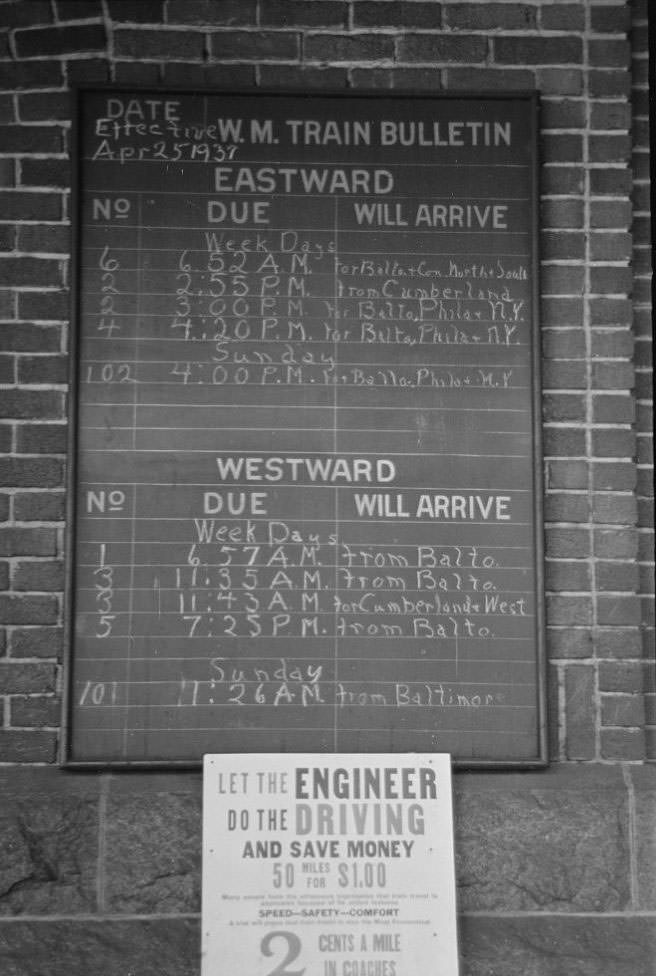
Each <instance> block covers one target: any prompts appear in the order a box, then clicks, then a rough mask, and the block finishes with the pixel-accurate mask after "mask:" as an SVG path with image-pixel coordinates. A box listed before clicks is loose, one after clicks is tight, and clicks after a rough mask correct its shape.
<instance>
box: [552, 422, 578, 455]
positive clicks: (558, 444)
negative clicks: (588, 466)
mask: <svg viewBox="0 0 656 976" xmlns="http://www.w3.org/2000/svg"><path fill="white" fill-rule="evenodd" d="M544 454H545V456H546V457H571V456H581V457H583V456H584V455H585V454H586V450H585V431H583V430H578V429H577V428H575V427H547V428H546V430H545V431H544Z"/></svg>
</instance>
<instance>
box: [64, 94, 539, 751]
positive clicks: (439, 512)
mask: <svg viewBox="0 0 656 976" xmlns="http://www.w3.org/2000/svg"><path fill="white" fill-rule="evenodd" d="M77 99H78V105H77V122H76V126H75V132H74V137H75V150H74V156H75V165H76V176H75V190H76V192H75V194H74V196H75V201H74V206H75V218H74V223H75V234H76V246H75V253H76V263H75V269H74V276H75V280H74V291H75V294H76V296H77V300H76V308H75V328H74V343H73V345H74V350H73V357H72V358H73V362H74V366H73V371H74V376H73V382H72V384H71V388H72V402H73V422H72V425H71V426H72V436H73V445H72V453H71V457H72V463H71V475H70V477H71V490H70V492H69V495H70V497H71V513H70V516H71V517H70V523H69V524H70V526H71V529H70V536H69V550H70V554H71V555H70V559H69V586H68V608H67V618H68V621H69V631H70V639H69V641H68V642H67V643H68V651H67V653H68V660H67V667H66V670H67V681H66V685H67V692H66V703H65V710H66V722H65V725H66V730H65V737H64V739H65V741H64V745H63V761H64V762H65V763H67V764H70V765H89V764H90V765H163V764H165V765H176V764H178V765H179V764H184V765H194V764H196V763H199V762H200V760H201V757H202V755H203V754H204V753H220V752H249V753H250V752H272V751H282V752H286V751H289V752H299V751H302V752H308V751H309V752H322V751H325V752H334V751H341V752H363V753H367V752H371V753H375V752H399V751H400V752H403V751H424V752H425V751H439V752H450V753H451V754H452V755H453V757H454V760H455V762H456V763H458V764H461V765H465V766H489V765H503V766H513V765H515V766H536V765H541V764H543V763H544V761H545V710H544V679H543V671H544V649H543V648H544V641H543V630H544V626H543V598H542V544H541V535H542V514H541V475H540V456H541V451H540V437H539V430H540V411H539V382H538V364H539V340H538V323H537V315H536V306H537V302H536V296H537V254H536V229H537V221H536V200H537V185H536V183H537V181H536V173H537V165H536V142H537V140H536V127H537V122H536V119H537V106H536V99H535V96H533V95H512V96H510V95H508V96H506V95H499V94H497V93H495V94H494V95H492V96H489V97H488V96H479V95H477V96H474V95H458V96H439V97H435V96H430V97H429V96H422V95H417V94H412V95H409V94H408V95H396V94H391V93H387V92H386V93H385V94H384V96H383V97H381V95H380V94H375V95H374V94H357V95H351V94H341V95H325V94H321V95H307V96H300V95H298V94H289V93H266V94H265V93H262V92H252V93H250V92H249V93H225V92H216V91H207V92H205V91H201V92H199V91H187V90H176V91H172V90H166V91H163V90H127V89H122V88H93V89H90V88H87V89H82V90H79V91H78V93H77Z"/></svg>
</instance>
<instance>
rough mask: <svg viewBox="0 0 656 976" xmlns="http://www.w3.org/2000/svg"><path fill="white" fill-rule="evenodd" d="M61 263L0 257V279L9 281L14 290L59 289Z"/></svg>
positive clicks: (40, 259) (31, 258)
mask: <svg viewBox="0 0 656 976" xmlns="http://www.w3.org/2000/svg"><path fill="white" fill-rule="evenodd" d="M62 270H63V266H62V262H61V261H58V260H56V259H53V258H33V257H20V258H14V257H4V256H0V278H2V279H3V280H4V281H11V283H12V285H13V286H14V287H15V288H23V287H41V288H51V287H54V288H58V287H61V285H62V281H63V276H62Z"/></svg>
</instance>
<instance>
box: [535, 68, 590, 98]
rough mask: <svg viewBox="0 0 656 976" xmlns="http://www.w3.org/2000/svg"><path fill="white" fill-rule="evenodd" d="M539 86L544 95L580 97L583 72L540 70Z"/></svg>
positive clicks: (563, 69)
mask: <svg viewBox="0 0 656 976" xmlns="http://www.w3.org/2000/svg"><path fill="white" fill-rule="evenodd" d="M538 86H539V89H540V91H541V92H542V93H543V94H544V95H580V94H581V92H582V91H583V72H582V71H581V70H579V69H577V68H540V70H539V71H538Z"/></svg>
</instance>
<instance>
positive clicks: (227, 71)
mask: <svg viewBox="0 0 656 976" xmlns="http://www.w3.org/2000/svg"><path fill="white" fill-rule="evenodd" d="M140 67H148V65H140ZM151 67H152V65H151ZM263 67H264V66H263ZM276 67H277V68H278V70H279V68H280V66H276ZM163 79H164V81H165V82H166V83H167V84H171V85H173V84H176V85H177V84H180V85H189V84H195V85H218V86H223V87H228V86H232V87H237V86H239V87H241V88H250V87H252V86H253V85H254V84H255V68H254V66H253V65H250V64H191V63H189V62H188V61H187V62H185V61H167V62H166V63H165V64H164V65H163ZM280 84H281V83H280V82H276V83H275V84H274V85H272V87H277V86H278V85H280Z"/></svg>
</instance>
